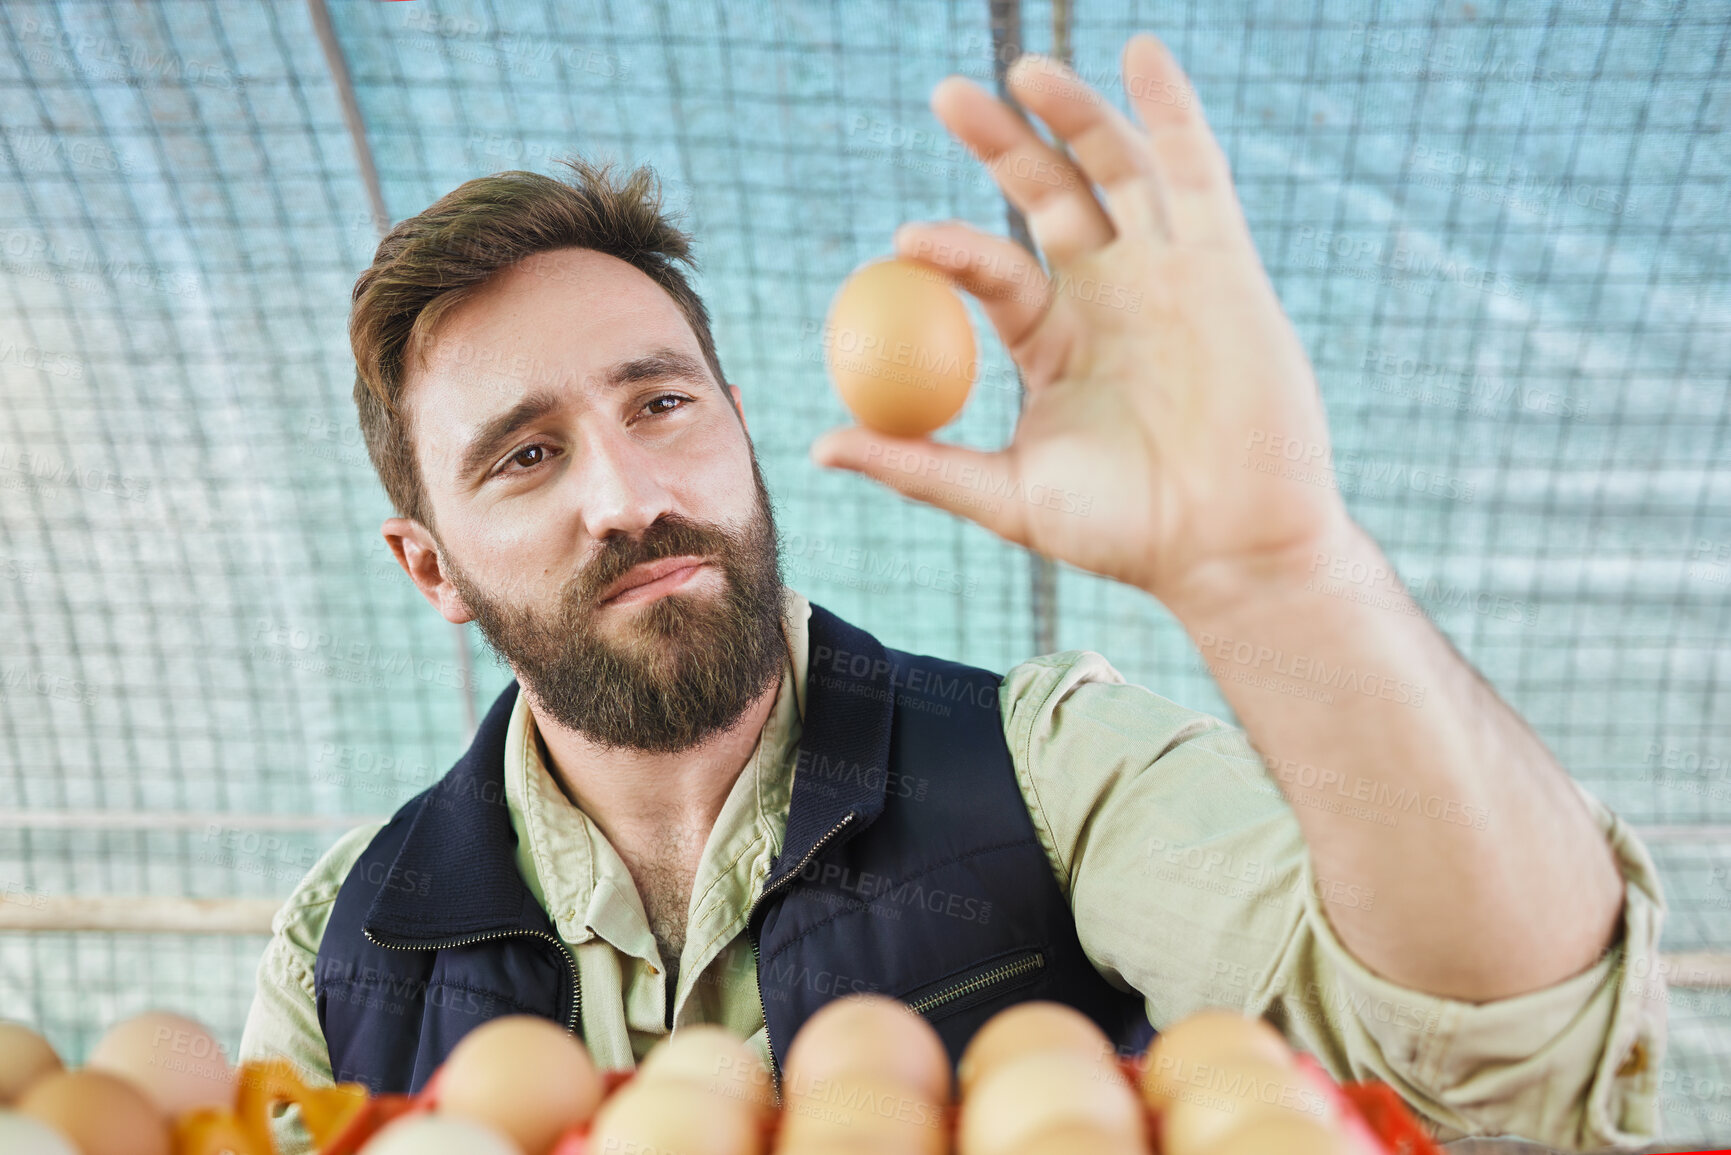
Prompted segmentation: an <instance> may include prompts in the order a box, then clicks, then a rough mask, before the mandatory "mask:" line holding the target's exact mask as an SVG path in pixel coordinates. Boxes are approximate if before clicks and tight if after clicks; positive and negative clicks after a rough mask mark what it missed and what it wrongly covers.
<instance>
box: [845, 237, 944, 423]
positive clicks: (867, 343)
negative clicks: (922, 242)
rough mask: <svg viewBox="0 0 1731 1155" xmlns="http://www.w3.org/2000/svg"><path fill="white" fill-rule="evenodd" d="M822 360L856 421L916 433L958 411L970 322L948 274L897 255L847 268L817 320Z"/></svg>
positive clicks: (941, 421)
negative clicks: (822, 321) (821, 330)
mask: <svg viewBox="0 0 1731 1155" xmlns="http://www.w3.org/2000/svg"><path fill="white" fill-rule="evenodd" d="M823 353H824V364H825V365H826V366H827V367H828V368H829V375H830V380H832V381H834V382H835V388H836V392H838V393H840V394H841V399H842V403H843V404H844V405H846V406H847V407H848V410H849V411H850V412H851V413H852V414H853V415H854V417H855V418H856V419H857V420H858V421H859V423H860V424H861V425H864V426H866V427H867V428H868V429H875V430H877V431H878V432H879V433H888V434H890V435H892V436H896V437H923V436H924V435H926V434H928V433H931V432H932V431H934V430H936V429H939V428H941V427H942V426H944V425H946V424H948V423H949V421H950V419H951V418H953V417H955V415H956V414H957V413H960V412H961V409H962V405H963V404H964V403H965V402H966V401H967V399H968V392H969V391H970V390H971V389H972V388H973V385H974V377H975V374H976V372H977V368H978V366H977V362H976V358H977V350H976V347H975V344H974V327H973V324H972V323H971V322H970V321H969V319H968V308H967V306H966V305H964V304H963V303H962V298H961V294H959V293H957V292H956V289H955V286H954V285H952V284H951V282H950V280H949V278H947V277H945V276H944V275H943V274H942V273H940V272H939V271H938V270H936V269H934V268H932V267H931V266H929V265H922V264H920V263H919V262H917V261H908V260H903V259H901V258H891V259H889V260H882V261H873V262H871V263H870V264H866V265H862V266H860V267H859V268H858V269H855V270H854V272H853V274H852V275H851V276H849V277H848V279H847V280H846V281H844V282H842V286H841V288H840V289H838V290H837V291H836V295H835V300H834V301H833V302H832V303H831V304H830V307H829V319H828V321H827V322H826V324H825V325H824V335H823Z"/></svg>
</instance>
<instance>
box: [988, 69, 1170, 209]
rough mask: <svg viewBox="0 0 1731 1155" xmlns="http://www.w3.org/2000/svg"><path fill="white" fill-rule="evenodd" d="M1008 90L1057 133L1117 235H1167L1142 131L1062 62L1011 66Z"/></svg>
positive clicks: (1150, 157) (1145, 136)
mask: <svg viewBox="0 0 1731 1155" xmlns="http://www.w3.org/2000/svg"><path fill="white" fill-rule="evenodd" d="M1007 80H1008V83H1009V86H1010V90H1011V91H1012V92H1013V93H1014V94H1015V96H1016V99H1017V100H1019V101H1021V103H1022V106H1023V107H1024V108H1026V109H1027V110H1028V111H1029V112H1032V113H1033V114H1034V115H1035V116H1038V117H1039V118H1040V119H1041V120H1043V121H1045V122H1046V124H1048V125H1050V126H1051V129H1052V131H1053V132H1054V133H1056V134H1057V135H1058V136H1059V137H1060V138H1061V139H1062V140H1063V141H1064V143H1065V144H1066V145H1068V146H1069V148H1070V151H1071V152H1072V153H1074V154H1075V157H1076V160H1077V162H1078V163H1079V164H1080V165H1081V166H1082V171H1083V172H1084V173H1085V174H1086V175H1087V177H1088V179H1089V180H1091V181H1092V182H1093V183H1094V184H1096V185H1098V186H1099V187H1100V191H1101V193H1102V194H1104V196H1105V198H1106V209H1107V211H1108V213H1109V214H1110V216H1111V219H1112V223H1113V225H1114V226H1115V228H1116V231H1117V232H1119V233H1121V234H1126V233H1127V234H1130V235H1133V236H1146V237H1150V238H1153V239H1156V240H1158V239H1161V238H1164V237H1165V236H1166V235H1167V231H1166V219H1165V211H1164V206H1163V205H1162V204H1161V199H1162V198H1161V190H1160V184H1159V180H1158V179H1157V177H1156V174H1155V166H1154V159H1153V154H1152V152H1151V151H1150V149H1149V140H1148V137H1147V135H1146V134H1145V133H1143V132H1142V131H1141V130H1139V129H1138V128H1137V127H1136V126H1135V125H1133V124H1131V123H1130V121H1129V120H1128V119H1126V118H1125V116H1124V114H1123V113H1121V112H1119V111H1118V110H1117V109H1116V108H1113V107H1112V105H1111V104H1110V103H1109V102H1108V101H1107V100H1106V99H1105V98H1104V97H1102V96H1101V95H1100V93H1098V92H1096V91H1095V90H1094V89H1093V88H1091V87H1089V85H1088V84H1087V83H1086V82H1084V81H1083V80H1082V78H1081V77H1079V76H1077V75H1076V74H1075V73H1074V72H1072V71H1071V70H1070V69H1069V68H1067V67H1065V66H1064V64H1063V63H1061V62H1060V61H1057V60H1053V59H1052V58H1051V57H1048V56H1024V57H1022V58H1021V59H1019V60H1017V61H1016V63H1015V64H1013V65H1012V66H1011V67H1010V72H1009V76H1008V78H1007Z"/></svg>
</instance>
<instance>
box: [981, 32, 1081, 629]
mask: <svg viewBox="0 0 1731 1155" xmlns="http://www.w3.org/2000/svg"><path fill="white" fill-rule="evenodd" d="M989 3H990V4H991V21H992V80H993V82H994V83H995V85H996V87H997V90H998V97H999V99H1001V100H1003V101H1004V103H1006V104H1008V105H1009V106H1010V107H1011V108H1014V109H1016V111H1017V112H1020V111H1021V106H1020V105H1018V104H1017V103H1016V101H1015V98H1014V97H1012V96H1011V95H1010V92H1009V89H1007V88H1006V87H1005V86H1004V75H1005V73H1006V72H1007V71H1008V70H1009V67H1010V65H1011V64H1013V63H1014V62H1015V59H1016V57H1018V56H1020V55H1021V54H1022V4H1021V0H989ZM1052 23H1053V27H1054V30H1056V26H1057V23H1058V11H1057V9H1055V8H1054V9H1053V12H1052ZM1067 28H1068V21H1067V19H1066V29H1067ZM1004 217H1005V220H1006V222H1007V223H1008V225H1009V229H1010V236H1011V237H1012V238H1014V239H1015V241H1016V243H1017V244H1019V245H1021V246H1022V247H1023V248H1025V249H1027V250H1028V251H1029V252H1030V253H1035V254H1037V253H1038V250H1037V249H1036V248H1035V247H1034V238H1033V237H1032V236H1031V235H1030V234H1029V232H1028V222H1027V221H1026V220H1025V219H1024V218H1023V217H1022V213H1021V210H1020V209H1018V208H1016V206H1015V205H1013V204H1011V203H1009V201H1007V200H1006V201H1005V202H1004ZM1025 397H1026V386H1025V384H1024V383H1023V381H1022V374H1021V370H1019V369H1018V370H1017V371H1016V399H1017V409H1018V412H1019V411H1020V406H1021V402H1022V401H1023V399H1024V398H1025ZM1028 558H1029V567H1028V608H1029V611H1030V613H1031V615H1032V617H1033V619H1034V652H1035V653H1038V654H1049V653H1051V652H1052V651H1054V650H1056V649H1057V648H1058V567H1057V565H1056V564H1055V563H1053V562H1052V560H1051V559H1050V558H1046V557H1042V556H1040V555H1039V554H1037V553H1033V552H1032V551H1030V552H1029V555H1028Z"/></svg>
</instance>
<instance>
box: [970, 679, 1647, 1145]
mask: <svg viewBox="0 0 1731 1155" xmlns="http://www.w3.org/2000/svg"><path fill="white" fill-rule="evenodd" d="M999 696H1000V705H1001V706H1002V708H1003V715H1004V726H1005V735H1006V737H1007V739H1008V740H1009V744H1010V750H1011V754H1012V757H1013V759H1014V761H1015V765H1016V773H1017V775H1018V779H1019V782H1020V785H1021V788H1022V792H1023V795H1024V797H1025V799H1026V801H1027V803H1028V809H1029V813H1030V814H1031V815H1032V816H1033V819H1034V824H1035V828H1036V830H1037V831H1038V832H1039V835H1040V838H1041V841H1042V843H1043V844H1044V845H1045V847H1046V850H1047V854H1048V856H1049V857H1050V859H1051V862H1052V866H1053V870H1054V872H1055V873H1056V875H1057V878H1058V881H1059V885H1060V886H1061V887H1063V888H1064V890H1065V892H1066V894H1067V895H1068V897H1069V899H1070V903H1071V907H1072V909H1073V910H1074V912H1075V916H1076V924H1077V929H1078V932H1079V934H1080V937H1081V941H1082V945H1083V948H1084V949H1085V950H1086V951H1087V953H1088V956H1089V958H1090V959H1091V960H1092V961H1093V963H1094V965H1095V966H1096V967H1097V968H1098V969H1099V970H1100V971H1101V973H1102V974H1104V975H1105V976H1106V977H1107V978H1108V979H1110V980H1111V981H1113V982H1115V983H1118V984H1120V985H1122V986H1125V987H1127V988H1131V989H1134V990H1136V991H1138V992H1140V993H1141V994H1142V995H1143V996H1144V997H1145V998H1146V1000H1147V1003H1148V1014H1149V1018H1150V1020H1151V1021H1152V1022H1153V1023H1154V1025H1155V1026H1156V1027H1159V1026H1161V1025H1163V1024H1166V1023H1170V1022H1172V1021H1173V1020H1175V1019H1178V1018H1181V1017H1183V1016H1184V1015H1186V1014H1190V1013H1192V1012H1194V1011H1196V1010H1199V1009H1201V1008H1203V1007H1210V1006H1229V1007H1234V1008H1237V1009H1240V1010H1243V1011H1246V1012H1249V1013H1252V1014H1259V1015H1265V1016H1266V1017H1267V1018H1268V1019H1269V1020H1270V1021H1271V1022H1273V1023H1275V1024H1276V1025H1278V1026H1279V1027H1280V1028H1281V1029H1282V1030H1283V1031H1284V1032H1285V1033H1286V1034H1287V1036H1288V1038H1289V1039H1291V1041H1292V1042H1293V1043H1294V1044H1295V1045H1296V1046H1298V1047H1300V1048H1301V1049H1303V1050H1305V1051H1308V1052H1310V1053H1311V1054H1313V1055H1315V1056H1316V1058H1317V1059H1318V1060H1319V1061H1320V1062H1321V1063H1322V1064H1323V1065H1324V1066H1325V1067H1326V1068H1327V1069H1328V1070H1329V1072H1330V1074H1332V1075H1333V1076H1334V1077H1335V1078H1336V1079H1338V1080H1343V1081H1344V1080H1361V1079H1376V1080H1380V1081H1382V1082H1385V1083H1388V1084H1389V1085H1391V1086H1393V1087H1394V1088H1395V1089H1396V1090H1398V1091H1399V1092H1400V1093H1401V1095H1402V1096H1403V1097H1404V1098H1405V1099H1406V1101H1407V1102H1408V1104H1409V1105H1410V1106H1411V1107H1412V1108H1413V1109H1414V1110H1415V1111H1416V1112H1417V1113H1419V1114H1420V1115H1421V1116H1423V1117H1424V1118H1425V1120H1426V1121H1427V1122H1428V1123H1429V1124H1430V1125H1431V1127H1432V1130H1433V1132H1434V1133H1435V1135H1436V1136H1437V1137H1438V1138H1439V1139H1443V1140H1448V1139H1453V1138H1457V1137H1460V1136H1462V1135H1498V1134H1508V1135H1517V1136H1520V1137H1522V1138H1526V1139H1530V1140H1533V1141H1535V1142H1540V1143H1544V1144H1548V1145H1550V1146H1554V1147H1568V1148H1591V1147H1602V1146H1610V1145H1634V1144H1639V1143H1644V1142H1650V1141H1651V1140H1652V1139H1653V1138H1654V1137H1655V1136H1656V1135H1657V1134H1658V1130H1659V1106H1658V1069H1659V1066H1660V1062H1661V1060H1662V1058H1663V1051H1664V1045H1665V1005H1666V992H1665V988H1664V983H1663V979H1662V977H1661V975H1662V970H1663V968H1662V967H1661V966H1660V965H1659V959H1658V944H1659V934H1660V929H1661V924H1662V921H1663V917H1664V911H1665V905H1664V899H1663V896H1662V893H1661V890H1660V886H1659V881H1658V875H1657V872H1656V870H1655V869H1654V866H1653V862H1652V860H1651V858H1650V857H1649V856H1648V854H1647V852H1646V850H1645V849H1644V848H1643V847H1642V846H1641V844H1640V842H1639V840H1638V839H1637V838H1636V837H1635V835H1634V834H1633V832H1632V831H1630V830H1629V828H1628V827H1627V826H1626V825H1624V824H1623V823H1622V822H1621V821H1620V820H1619V819H1618V818H1617V817H1616V816H1615V815H1614V814H1613V813H1611V811H1610V810H1609V809H1608V808H1606V807H1605V806H1604V805H1603V804H1602V803H1600V802H1599V801H1598V800H1597V799H1595V798H1593V797H1592V796H1591V795H1590V794H1588V793H1587V792H1586V791H1585V790H1582V791H1581V793H1582V794H1583V796H1584V797H1585V798H1586V800H1587V803H1588V806H1589V807H1590V808H1591V810H1592V812H1593V815H1594V817H1595V818H1596V819H1597V821H1598V823H1599V826H1600V828H1601V830H1603V831H1604V833H1605V836H1606V838H1607V840H1608V842H1609V844H1610V845H1611V847H1612V849H1613V851H1614V852H1615V854H1616V857H1617V861H1618V863H1619V865H1620V868H1621V870H1622V873H1623V878H1624V895H1625V897H1624V908H1623V923H1622V929H1621V934H1620V936H1619V938H1618V939H1617V940H1616V941H1615V943H1614V944H1613V946H1612V947H1611V949H1610V950H1608V951H1607V952H1606V954H1605V955H1604V956H1603V957H1602V958H1600V959H1599V960H1598V962H1597V963H1596V964H1595V965H1594V966H1592V967H1591V968H1589V969H1588V970H1586V971H1584V972H1582V973H1581V974H1578V975H1575V976H1573V977H1571V978H1568V979H1565V980H1564V981H1562V982H1560V983H1557V984H1556V985H1554V986H1551V987H1547V988H1545V989H1544V990H1540V991H1534V992H1531V993H1528V994H1524V995H1519V996H1516V997H1513V998H1508V999H1500V1000H1497V1001H1494V1002H1488V1003H1466V1002H1460V1001H1458V1000H1454V999H1449V998H1441V997H1437V996H1434V995H1429V994H1425V993H1423V992H1420V991H1414V990H1411V989H1408V988H1405V987H1402V986H1399V985H1397V984H1395V983H1391V982H1389V981H1387V980H1386V979H1384V978H1382V977H1380V976H1378V975H1377V974H1375V973H1374V972H1372V971H1371V970H1370V969H1369V968H1367V967H1366V966H1365V965H1364V964H1363V963H1361V962H1360V961H1359V960H1358V959H1357V958H1355V957H1354V956H1353V955H1352V954H1351V953H1350V952H1349V951H1348V950H1347V949H1346V947H1345V946H1344V945H1342V943H1341V942H1340V940H1339V939H1338V938H1337V937H1336V935H1335V933H1334V930H1333V928H1332V926H1331V925H1330V923H1329V920H1328V916H1327V907H1329V906H1330V905H1335V904H1339V905H1341V906H1344V907H1351V906H1359V907H1364V906H1370V905H1372V904H1374V903H1376V902H1378V901H1384V899H1383V898H1382V897H1381V896H1379V895H1377V894H1376V893H1375V890H1374V888H1373V887H1370V886H1367V885H1365V884H1363V883H1362V882H1361V881H1359V880H1350V881H1349V880H1339V879H1319V878H1317V877H1316V876H1315V874H1314V872H1313V869H1312V864H1311V860H1310V856H1309V854H1308V852H1307V851H1306V848H1305V845H1304V839H1303V835H1302V833H1301V830H1300V828H1299V825H1298V821H1297V817H1296V816H1295V815H1294V813H1293V811H1292V808H1291V806H1290V804H1288V802H1287V801H1286V799H1285V797H1284V796H1283V795H1282V794H1281V792H1280V790H1279V789H1278V788H1277V787H1276V786H1275V784H1274V782H1273V781H1272V779H1271V778H1270V777H1269V776H1268V774H1267V772H1266V770H1265V769H1264V767H1263V764H1262V761H1261V759H1260V758H1259V757H1258V756H1257V754H1256V752H1255V750H1254V749H1252V748H1251V746H1250V744H1249V742H1248V741H1247V739H1246V737H1245V735H1244V733H1243V731H1241V730H1239V729H1237V728H1235V727H1232V726H1229V725H1227V724H1226V723H1224V722H1222V721H1220V720H1219V719H1217V718H1214V717H1211V716H1210V715H1207V714H1204V713H1201V712H1199V711H1195V710H1190V709H1187V708H1185V707H1182V706H1179V705H1178V704H1177V703H1175V702H1172V701H1170V700H1168V699H1166V698H1162V697H1161V696H1160V695H1158V694H1155V693H1154V692H1152V691H1151V690H1148V689H1146V688H1145V687H1141V686H1133V685H1129V684H1127V683H1125V682H1124V680H1123V678H1122V676H1121V675H1119V674H1118V672H1117V671H1116V670H1115V669H1113V668H1112V666H1111V665H1110V664H1109V663H1108V662H1107V661H1106V659H1105V658H1103V657H1101V656H1100V655H1099V654H1095V653H1092V652H1089V651H1067V652H1065V653H1061V654H1054V655H1048V656H1046V657H1042V658H1036V659H1034V660H1032V661H1029V662H1024V663H1022V664H1021V665H1019V666H1016V667H1015V668H1013V669H1012V670H1011V671H1010V672H1009V673H1008V674H1006V676H1005V679H1004V682H1003V685H1002V687H1001V688H1000V691H999ZM1577 789H1579V787H1578V785H1577ZM1387 817H1393V818H1394V819H1395V820H1396V821H1398V817H1399V816H1398V815H1393V816H1385V819H1386V818H1387Z"/></svg>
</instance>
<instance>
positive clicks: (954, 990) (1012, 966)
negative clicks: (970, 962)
mask: <svg viewBox="0 0 1731 1155" xmlns="http://www.w3.org/2000/svg"><path fill="white" fill-rule="evenodd" d="M1045 965H1046V956H1045V955H1044V954H1042V953H1041V952H1039V951H1037V950H1036V951H1029V952H1028V953H1027V954H1024V955H1019V956H1017V957H1016V958H1013V959H1011V960H1010V961H1008V962H1005V963H1000V964H999V965H998V966H995V967H993V968H992V969H991V970H989V971H986V972H985V973H984V974H977V975H972V976H970V977H969V978H965V979H962V980H961V981H959V982H955V983H952V984H950V985H949V986H947V987H945V988H944V989H943V990H940V991H933V992H932V993H931V994H929V995H927V996H926V997H925V998H923V999H920V1000H919V1001H918V1002H915V1003H909V1004H908V1006H909V1007H910V1008H912V1009H913V1010H914V1011H916V1012H918V1013H919V1014H922V1015H924V1014H930V1013H931V1012H932V1011H933V1010H936V1009H937V1008H938V1007H941V1006H943V1005H944V1004H945V1003H953V1002H955V1001H956V1000H957V999H960V998H965V997H967V996H968V995H971V994H974V993H976V992H978V991H983V990H985V989H986V988H987V987H989V986H992V985H993V984H994V983H1001V982H1007V981H1009V980H1010V979H1013V978H1018V977H1020V976H1022V975H1025V974H1027V973H1029V972H1030V971H1037V970H1039V969H1040V968H1041V967H1043V966H1045Z"/></svg>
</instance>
